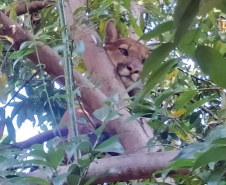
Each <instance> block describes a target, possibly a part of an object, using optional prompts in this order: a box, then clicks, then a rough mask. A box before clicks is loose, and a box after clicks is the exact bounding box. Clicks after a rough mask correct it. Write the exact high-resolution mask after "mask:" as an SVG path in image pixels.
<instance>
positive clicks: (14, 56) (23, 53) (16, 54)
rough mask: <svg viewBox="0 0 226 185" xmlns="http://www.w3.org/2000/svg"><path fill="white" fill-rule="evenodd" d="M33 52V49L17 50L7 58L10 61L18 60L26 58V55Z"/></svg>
mask: <svg viewBox="0 0 226 185" xmlns="http://www.w3.org/2000/svg"><path fill="white" fill-rule="evenodd" d="M34 51H35V49H33V48H31V49H27V48H25V49H22V50H18V51H14V52H13V53H12V54H11V55H10V56H9V58H10V59H18V58H20V57H23V56H26V55H29V54H31V53H33V52H34Z"/></svg>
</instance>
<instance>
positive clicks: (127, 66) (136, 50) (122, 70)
mask: <svg viewBox="0 0 226 185" xmlns="http://www.w3.org/2000/svg"><path fill="white" fill-rule="evenodd" d="M105 48H106V51H107V53H108V55H109V57H110V59H111V61H112V63H113V64H114V66H115V67H116V72H117V73H118V75H119V76H120V77H121V79H122V82H123V84H124V86H125V87H126V88H128V87H129V86H131V85H132V84H133V83H134V82H137V81H138V80H139V79H140V74H141V71H142V68H143V62H144V60H145V59H146V58H147V57H148V54H149V50H148V49H147V48H146V47H145V46H144V45H143V44H141V43H139V42H137V41H135V40H133V39H130V38H124V37H121V36H120V35H119V33H118V31H117V29H116V27H115V24H114V21H113V20H110V21H108V23H107V26H106V36H105Z"/></svg>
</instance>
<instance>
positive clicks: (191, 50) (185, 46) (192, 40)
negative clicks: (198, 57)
mask: <svg viewBox="0 0 226 185" xmlns="http://www.w3.org/2000/svg"><path fill="white" fill-rule="evenodd" d="M200 34H201V31H200V30H191V31H189V32H187V33H185V35H184V36H183V37H182V39H181V40H180V43H179V48H180V50H181V52H183V53H185V54H186V56H188V57H191V58H194V56H195V50H196V47H197V44H196V43H197V42H198V39H199V37H200Z"/></svg>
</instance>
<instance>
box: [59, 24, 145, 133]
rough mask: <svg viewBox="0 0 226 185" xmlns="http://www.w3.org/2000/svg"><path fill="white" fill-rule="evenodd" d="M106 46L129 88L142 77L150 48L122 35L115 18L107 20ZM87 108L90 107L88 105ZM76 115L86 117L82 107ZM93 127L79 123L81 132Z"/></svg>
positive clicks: (96, 122) (96, 123)
mask: <svg viewBox="0 0 226 185" xmlns="http://www.w3.org/2000/svg"><path fill="white" fill-rule="evenodd" d="M104 47H105V50H106V52H107V54H108V55H109V58H110V60H111V62H112V63H113V65H114V66H115V71H116V73H117V74H118V75H119V76H120V78H121V80H122V82H123V85H124V86H125V88H128V87H129V86H131V85H132V84H133V83H135V82H137V81H138V80H139V79H140V74H141V71H142V68H143V62H144V60H145V59H146V58H147V56H148V54H149V50H148V49H147V48H146V47H145V46H144V45H143V44H141V43H139V42H137V41H136V40H133V39H131V38H124V37H121V36H120V35H119V33H118V31H117V29H116V27H115V23H114V21H113V20H110V21H108V22H107V25H106V36H105V44H104ZM136 91H137V89H133V90H132V91H130V92H129V95H134V94H135V93H136ZM86 109H89V108H88V107H86ZM87 111H88V110H87ZM88 112H89V111H88ZM76 115H77V118H86V115H85V114H84V111H83V110H81V108H77V109H76ZM87 115H88V116H89V117H90V119H91V120H92V123H93V125H95V126H97V127H98V126H99V125H100V123H99V120H97V119H96V118H94V117H93V116H92V115H89V114H88V113H87ZM87 121H88V120H87ZM63 122H64V123H65V122H69V116H68V111H66V113H65V114H64V116H63V118H62V119H61V123H63ZM93 129H94V128H93V126H92V125H91V123H88V124H86V125H83V124H78V130H79V134H88V133H90V132H91V130H93Z"/></svg>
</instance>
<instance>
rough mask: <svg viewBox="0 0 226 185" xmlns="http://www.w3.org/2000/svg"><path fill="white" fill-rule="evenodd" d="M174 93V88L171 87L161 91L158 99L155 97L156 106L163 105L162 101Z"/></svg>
mask: <svg viewBox="0 0 226 185" xmlns="http://www.w3.org/2000/svg"><path fill="white" fill-rule="evenodd" d="M173 93H174V91H173V89H172V88H169V89H167V90H165V91H163V92H162V93H161V95H160V96H158V97H157V98H156V99H155V106H156V107H159V106H160V105H161V103H162V102H163V101H164V100H166V99H167V98H168V97H170V96H172V95H173Z"/></svg>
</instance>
